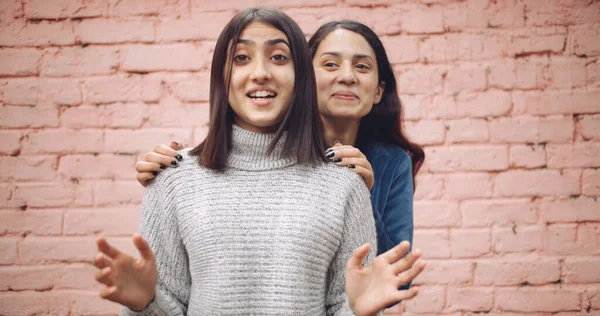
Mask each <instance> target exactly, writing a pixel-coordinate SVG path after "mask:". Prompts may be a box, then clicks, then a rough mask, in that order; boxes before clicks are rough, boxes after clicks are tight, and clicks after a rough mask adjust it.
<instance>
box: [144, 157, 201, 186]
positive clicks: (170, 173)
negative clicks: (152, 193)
mask: <svg viewBox="0 0 600 316" xmlns="http://www.w3.org/2000/svg"><path fill="white" fill-rule="evenodd" d="M190 150H191V148H188V149H183V150H181V151H179V154H180V155H181V156H182V157H183V159H181V161H179V162H178V163H177V167H174V168H173V167H168V168H167V169H165V170H163V171H162V172H160V173H159V174H158V176H157V177H156V178H155V179H154V181H152V183H150V185H148V189H150V188H154V189H155V190H157V189H168V191H170V190H169V189H172V188H174V187H176V186H177V185H178V184H179V183H189V182H190V181H193V180H194V179H196V178H202V177H204V176H205V175H206V174H207V173H208V171H209V170H208V169H207V168H204V167H202V166H200V165H199V164H198V159H197V157H196V156H192V155H190Z"/></svg>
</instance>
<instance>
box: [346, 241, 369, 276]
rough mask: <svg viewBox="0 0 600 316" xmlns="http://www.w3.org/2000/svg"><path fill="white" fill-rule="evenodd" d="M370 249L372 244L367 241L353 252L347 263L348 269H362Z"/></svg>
mask: <svg viewBox="0 0 600 316" xmlns="http://www.w3.org/2000/svg"><path fill="white" fill-rule="evenodd" d="M369 249H371V244H370V243H366V244H364V245H362V246H360V247H358V248H356V249H354V251H353V252H352V256H351V257H350V259H348V263H347V264H346V270H360V269H361V268H362V263H363V260H364V259H365V257H366V256H367V253H369Z"/></svg>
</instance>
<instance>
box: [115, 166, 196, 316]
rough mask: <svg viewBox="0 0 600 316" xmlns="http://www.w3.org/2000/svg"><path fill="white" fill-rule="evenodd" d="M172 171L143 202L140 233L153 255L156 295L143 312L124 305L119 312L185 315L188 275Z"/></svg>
mask: <svg viewBox="0 0 600 316" xmlns="http://www.w3.org/2000/svg"><path fill="white" fill-rule="evenodd" d="M172 179H173V174H172V173H171V174H169V175H164V176H163V177H159V178H158V179H157V180H156V181H155V182H154V183H152V184H151V185H149V186H148V188H147V189H146V193H145V196H144V200H143V203H142V211H141V215H142V216H141V234H142V236H143V237H144V239H145V240H146V241H147V242H148V244H149V245H150V248H152V250H153V251H154V255H155V256H156V264H157V267H158V284H157V286H156V297H155V298H154V300H153V301H152V303H151V304H150V305H149V306H148V307H147V308H146V309H145V310H143V311H140V312H134V311H132V310H130V309H128V308H123V309H122V311H121V315H127V316H130V315H131V316H133V315H144V316H171V315H173V316H175V315H178V316H179V315H181V316H183V315H186V314H187V307H188V303H189V300H190V289H191V276H190V270H189V268H188V265H189V262H188V256H187V253H186V250H185V247H184V245H183V242H182V239H181V236H180V233H179V227H178V219H177V213H176V211H175V210H176V207H175V206H176V205H175V200H176V199H175V193H176V190H175V187H174V185H173V181H171V180H172Z"/></svg>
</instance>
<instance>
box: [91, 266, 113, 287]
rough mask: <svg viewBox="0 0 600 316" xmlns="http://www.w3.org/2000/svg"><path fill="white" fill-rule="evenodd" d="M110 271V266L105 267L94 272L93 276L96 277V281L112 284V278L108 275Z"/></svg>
mask: <svg viewBox="0 0 600 316" xmlns="http://www.w3.org/2000/svg"><path fill="white" fill-rule="evenodd" d="M111 272H112V268H111V267H106V268H104V269H102V270H98V271H96V273H95V274H94V277H95V278H96V281H98V282H100V283H102V284H104V285H106V286H109V287H110V286H113V283H112V280H111V279H110V277H109V276H110V273H111Z"/></svg>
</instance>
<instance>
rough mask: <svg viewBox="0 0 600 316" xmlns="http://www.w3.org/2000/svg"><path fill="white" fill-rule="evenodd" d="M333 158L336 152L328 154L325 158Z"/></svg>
mask: <svg viewBox="0 0 600 316" xmlns="http://www.w3.org/2000/svg"><path fill="white" fill-rule="evenodd" d="M333 156H335V151H330V152H328V153H327V154H325V157H327V158H333Z"/></svg>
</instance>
